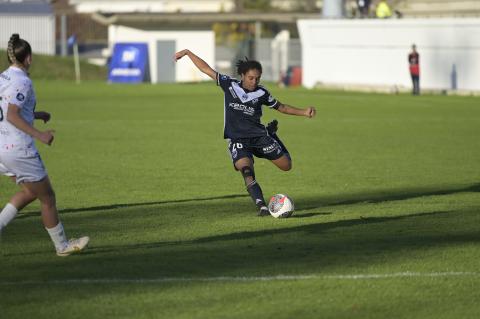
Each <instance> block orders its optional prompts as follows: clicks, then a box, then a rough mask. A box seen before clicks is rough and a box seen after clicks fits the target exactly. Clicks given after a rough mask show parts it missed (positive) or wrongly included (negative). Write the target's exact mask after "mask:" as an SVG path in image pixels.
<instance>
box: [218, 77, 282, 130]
mask: <svg viewBox="0 0 480 319" xmlns="http://www.w3.org/2000/svg"><path fill="white" fill-rule="evenodd" d="M217 85H218V86H220V87H221V88H222V90H223V92H224V93H225V106H224V108H225V128H224V131H223V137H224V138H229V139H237V138H248V137H259V136H266V135H268V134H267V130H266V129H265V126H264V125H263V124H262V123H261V122H260V117H262V105H266V106H268V107H269V108H274V109H276V108H278V101H277V100H276V99H275V98H274V97H273V96H272V95H271V94H270V93H269V92H268V90H267V89H265V88H264V87H262V86H258V87H257V88H256V89H255V91H248V90H245V89H244V88H242V86H241V83H240V81H238V80H237V79H233V78H230V77H229V76H227V75H223V74H219V73H217Z"/></svg>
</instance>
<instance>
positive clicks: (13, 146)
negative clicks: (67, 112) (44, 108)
mask: <svg viewBox="0 0 480 319" xmlns="http://www.w3.org/2000/svg"><path fill="white" fill-rule="evenodd" d="M7 57H8V61H9V63H10V67H9V68H8V69H7V70H5V71H4V72H3V73H1V74H0V174H3V175H7V176H9V177H10V178H11V179H12V180H13V181H15V182H16V183H17V184H18V185H19V186H20V187H21V190H20V191H19V192H18V193H16V194H15V195H13V197H12V198H11V199H10V201H9V203H7V204H6V205H5V207H4V208H3V210H2V211H1V212H0V232H1V230H2V229H3V228H4V227H5V226H6V225H7V224H8V223H9V222H10V221H11V220H12V219H13V218H14V217H15V215H16V214H17V212H18V211H19V210H21V209H22V208H24V207H25V206H27V205H28V204H29V203H31V202H32V201H34V200H35V199H37V198H38V200H40V203H41V210H42V220H43V225H44V226H45V228H46V230H47V232H48V234H49V235H50V238H51V239H52V241H53V244H54V246H55V250H56V252H57V255H59V256H68V255H70V254H72V253H75V252H79V251H81V250H83V249H84V248H85V247H86V246H87V244H88V241H89V238H88V237H82V238H79V239H71V240H67V237H66V235H65V231H64V229H63V225H62V223H61V222H60V220H59V218H58V212H57V206H56V202H55V193H54V191H53V188H52V185H51V184H50V179H49V178H48V175H47V171H46V170H45V166H44V165H43V162H42V160H41V158H40V155H39V153H38V151H37V148H36V147H35V143H34V138H36V139H38V140H39V141H40V142H42V143H44V144H47V145H51V144H52V142H53V137H54V136H53V131H52V130H46V131H43V132H42V131H39V130H38V129H36V128H35V127H34V126H33V120H34V119H42V120H43V121H44V122H47V121H49V120H50V114H49V113H46V112H35V106H36V104H37V101H36V97H35V91H34V89H33V85H32V81H31V80H30V78H29V74H28V69H29V68H30V65H31V64H32V49H31V47H30V44H29V43H28V42H27V41H25V40H23V39H20V36H19V35H18V34H13V35H12V36H11V37H10V41H8V48H7Z"/></svg>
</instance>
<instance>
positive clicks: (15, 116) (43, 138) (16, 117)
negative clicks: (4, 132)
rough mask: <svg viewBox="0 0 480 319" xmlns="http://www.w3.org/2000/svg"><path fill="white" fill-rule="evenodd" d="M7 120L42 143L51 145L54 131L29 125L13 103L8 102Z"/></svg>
mask: <svg viewBox="0 0 480 319" xmlns="http://www.w3.org/2000/svg"><path fill="white" fill-rule="evenodd" d="M7 121H9V122H10V123H12V124H13V125H14V126H15V127H16V128H18V129H19V130H21V131H23V132H25V133H27V134H28V135H30V136H32V137H34V138H36V139H38V140H39V141H40V142H42V143H44V144H47V145H51V144H52V142H53V133H54V131H53V130H46V131H45V132H41V131H39V130H37V129H36V128H35V127H33V126H31V125H30V124H29V123H27V122H26V121H25V120H24V119H23V118H22V117H21V116H20V108H19V107H18V106H17V105H15V104H8V113H7Z"/></svg>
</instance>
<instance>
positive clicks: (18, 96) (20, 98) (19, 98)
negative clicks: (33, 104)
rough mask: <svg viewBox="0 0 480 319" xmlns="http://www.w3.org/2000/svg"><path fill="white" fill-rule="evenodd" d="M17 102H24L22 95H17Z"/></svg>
mask: <svg viewBox="0 0 480 319" xmlns="http://www.w3.org/2000/svg"><path fill="white" fill-rule="evenodd" d="M17 100H19V101H20V102H22V101H23V100H25V95H23V94H22V93H18V94H17Z"/></svg>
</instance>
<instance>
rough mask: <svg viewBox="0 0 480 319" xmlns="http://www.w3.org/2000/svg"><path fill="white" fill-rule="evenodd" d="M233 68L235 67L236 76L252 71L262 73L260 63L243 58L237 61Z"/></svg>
mask: <svg viewBox="0 0 480 319" xmlns="http://www.w3.org/2000/svg"><path fill="white" fill-rule="evenodd" d="M235 66H236V67H237V74H238V75H242V74H245V73H247V72H248V71H250V70H252V69H254V70H258V71H259V72H260V73H262V65H261V64H260V62H258V61H255V60H249V59H248V58H247V57H245V60H238V61H237V63H236V64H235Z"/></svg>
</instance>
